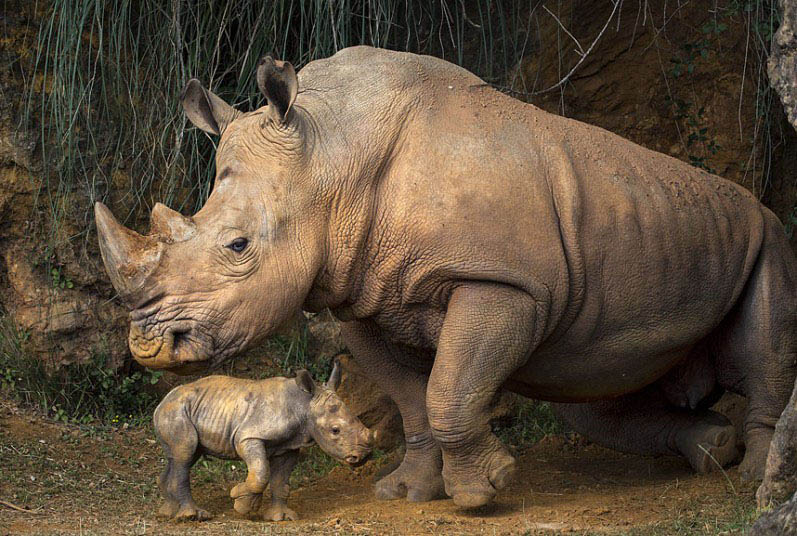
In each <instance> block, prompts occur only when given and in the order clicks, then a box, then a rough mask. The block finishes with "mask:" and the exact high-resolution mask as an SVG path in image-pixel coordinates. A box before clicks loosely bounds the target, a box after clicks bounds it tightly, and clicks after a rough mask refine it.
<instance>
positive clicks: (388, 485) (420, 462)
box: [375, 451, 446, 502]
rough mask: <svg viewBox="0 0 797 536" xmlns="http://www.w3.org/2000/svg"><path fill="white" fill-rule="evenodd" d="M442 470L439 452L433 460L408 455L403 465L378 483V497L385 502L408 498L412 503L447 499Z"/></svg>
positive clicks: (376, 487) (376, 489) (376, 488)
mask: <svg viewBox="0 0 797 536" xmlns="http://www.w3.org/2000/svg"><path fill="white" fill-rule="evenodd" d="M441 470H442V461H441V459H440V454H439V451H438V453H436V456H435V457H434V458H433V459H431V460H430V459H426V458H421V459H419V458H418V457H413V456H411V455H407V456H405V457H404V460H403V461H402V462H401V465H399V466H398V467H397V468H396V469H395V470H394V471H393V472H392V473H390V474H389V475H387V476H385V477H384V478H382V479H381V480H379V481H378V482H377V483H376V486H375V493H376V497H377V499H381V500H383V501H389V500H394V499H403V498H404V497H406V498H407V500H408V501H410V502H426V501H434V500H436V499H445V498H446V494H445V489H444V486H443V477H442V476H441V474H440V472H441Z"/></svg>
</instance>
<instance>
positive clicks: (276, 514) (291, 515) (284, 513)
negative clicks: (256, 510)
mask: <svg viewBox="0 0 797 536" xmlns="http://www.w3.org/2000/svg"><path fill="white" fill-rule="evenodd" d="M263 519H265V520H266V521H296V520H297V519H299V515H298V514H297V513H296V512H294V511H293V510H291V509H290V508H288V507H287V506H286V505H284V504H272V505H271V506H270V507H269V509H268V510H266V513H265V514H264V515H263Z"/></svg>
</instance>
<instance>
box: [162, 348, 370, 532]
mask: <svg viewBox="0 0 797 536" xmlns="http://www.w3.org/2000/svg"><path fill="white" fill-rule="evenodd" d="M339 384H340V369H339V367H338V364H337V362H336V363H335V367H334V369H333V371H332V374H331V376H330V379H329V381H328V382H327V383H326V384H325V385H316V384H315V383H314V382H313V379H312V378H311V377H310V374H309V373H308V372H307V371H306V370H300V371H298V372H297V373H296V377H295V378H269V379H266V380H259V381H255V380H244V379H239V378H231V377H229V376H208V377H206V378H202V379H200V380H197V381H195V382H193V383H188V384H185V385H181V386H179V387H176V388H174V389H172V390H171V391H170V392H169V394H167V395H166V396H165V397H164V399H163V400H162V401H161V403H160V404H159V405H158V407H157V408H156V409H155V414H154V416H153V421H154V424H155V432H156V434H157V436H158V439H159V440H160V443H161V445H162V446H163V450H164V454H165V456H166V468H165V469H164V470H163V473H162V474H161V476H160V479H159V484H160V488H161V494H162V495H163V499H164V503H163V506H161V509H160V510H159V515H161V516H163V517H166V518H171V519H176V520H178V521H185V520H197V521H204V520H207V519H210V518H211V517H212V516H211V514H210V513H209V512H207V511H205V510H203V509H201V508H199V507H198V506H197V505H196V503H194V499H193V497H192V496H191V487H190V481H189V472H190V470H191V466H192V465H193V464H194V463H196V461H197V460H198V459H199V457H200V456H202V455H206V456H214V457H217V458H224V459H240V460H243V461H244V462H245V463H246V466H247V468H248V470H249V472H248V475H247V477H246V481H245V482H241V483H239V484H236V485H235V486H234V487H233V488H232V490H231V491H230V497H232V498H233V499H234V500H235V511H236V512H238V513H239V514H242V515H246V516H249V517H257V516H258V515H259V513H258V512H259V510H260V505H261V502H262V499H263V493H264V492H265V490H266V486H270V488H271V506H270V507H269V508H268V509H267V510H266V512H265V514H264V518H265V519H266V520H270V521H283V520H294V519H298V516H297V514H296V512H294V511H293V510H292V509H290V508H288V505H287V499H288V492H289V486H288V481H289V479H290V476H291V471H292V470H293V467H294V465H295V464H296V461H297V459H298V456H299V449H300V448H301V447H307V446H310V445H312V444H313V442H317V443H318V445H319V446H320V447H321V449H322V450H324V452H326V453H327V454H329V455H330V456H332V457H334V458H337V459H338V460H341V461H344V462H346V463H348V464H349V465H353V466H356V465H359V464H361V463H362V462H363V461H365V460H366V459H367V458H368V455H369V454H370V452H371V445H372V443H373V434H372V432H371V431H370V430H368V429H367V428H366V427H365V426H363V424H362V423H361V422H360V421H359V420H358V419H357V417H355V416H354V415H352V414H351V412H349V410H348V409H347V408H346V406H345V405H344V404H343V402H342V401H341V400H340V398H338V396H337V395H336V394H335V390H336V389H337V387H338V385H339Z"/></svg>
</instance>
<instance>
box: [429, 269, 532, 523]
mask: <svg viewBox="0 0 797 536" xmlns="http://www.w3.org/2000/svg"><path fill="white" fill-rule="evenodd" d="M537 307H538V305H537V302H536V301H535V300H534V299H532V298H531V296H529V294H527V293H526V292H523V291H520V290H518V289H515V288H512V287H509V286H506V285H500V284H489V283H473V284H467V285H463V286H460V287H457V289H456V290H455V291H454V292H453V294H452V295H451V299H450V300H449V305H448V310H447V311H446V317H445V321H444V322H443V327H442V330H441V333H440V338H439V341H438V347H437V355H436V357H435V362H434V367H433V368H432V373H431V376H430V378H429V387H428V389H427V394H426V406H427V412H428V415H429V422H430V424H431V428H432V431H433V434H434V437H435V439H436V440H437V442H438V443H439V444H440V446H441V447H442V449H443V480H444V482H445V489H446V493H448V494H449V495H450V496H451V497H452V498H453V499H454V502H455V503H456V504H457V505H458V506H462V507H465V508H475V507H479V506H483V505H485V504H488V503H489V502H490V501H492V500H493V498H494V497H495V494H496V491H497V490H499V489H501V488H503V487H504V486H506V484H507V483H508V482H509V479H510V477H511V475H512V473H513V472H514V469H515V460H514V458H513V457H512V456H510V455H509V453H508V451H507V450H506V448H505V447H504V445H503V444H502V443H501V442H500V441H499V439H498V438H497V437H496V436H495V435H494V434H493V433H492V432H491V430H490V425H489V422H488V419H489V411H488V408H489V404H490V402H491V400H492V399H493V397H494V395H495V394H496V391H497V390H498V389H499V388H500V386H501V385H502V384H503V383H504V382H505V381H506V380H507V379H508V378H509V377H510V376H511V375H512V373H513V372H515V371H516V370H517V369H518V368H519V367H520V366H521V365H523V364H524V363H525V362H526V361H527V360H528V356H529V355H530V353H531V351H532V350H533V348H534V347H535V346H536V344H538V341H539V339H540V337H541V332H542V329H541V327H540V325H539V324H538V323H537V317H538V314H537V312H536V309H537Z"/></svg>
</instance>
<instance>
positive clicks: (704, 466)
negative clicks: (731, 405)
mask: <svg viewBox="0 0 797 536" xmlns="http://www.w3.org/2000/svg"><path fill="white" fill-rule="evenodd" d="M676 445H677V447H678V450H679V451H680V452H681V454H683V455H684V457H686V459H687V460H688V461H689V463H690V464H691V465H692V468H693V469H694V470H695V471H697V472H698V473H709V472H711V471H716V470H717V469H720V468H722V467H725V466H726V465H728V464H729V463H731V462H732V461H733V460H734V458H736V429H735V428H734V427H733V425H731V424H712V423H705V422H700V423H697V424H695V425H693V426H691V427H689V428H687V429H686V430H683V431H681V433H680V434H679V435H678V437H677V438H676Z"/></svg>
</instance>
